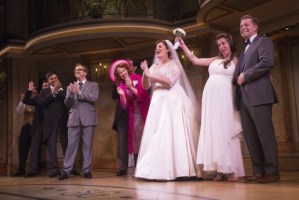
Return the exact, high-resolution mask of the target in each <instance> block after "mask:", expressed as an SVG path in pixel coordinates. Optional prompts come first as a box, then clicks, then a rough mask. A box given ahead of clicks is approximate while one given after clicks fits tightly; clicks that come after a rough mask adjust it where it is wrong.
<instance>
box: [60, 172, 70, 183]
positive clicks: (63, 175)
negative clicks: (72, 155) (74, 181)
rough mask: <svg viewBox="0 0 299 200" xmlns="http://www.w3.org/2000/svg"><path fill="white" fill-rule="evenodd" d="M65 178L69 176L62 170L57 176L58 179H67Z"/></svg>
mask: <svg viewBox="0 0 299 200" xmlns="http://www.w3.org/2000/svg"><path fill="white" fill-rule="evenodd" d="M67 178H69V176H68V175H67V173H66V172H65V171H62V172H61V174H60V176H59V178H58V180H60V181H62V180H64V179H67Z"/></svg>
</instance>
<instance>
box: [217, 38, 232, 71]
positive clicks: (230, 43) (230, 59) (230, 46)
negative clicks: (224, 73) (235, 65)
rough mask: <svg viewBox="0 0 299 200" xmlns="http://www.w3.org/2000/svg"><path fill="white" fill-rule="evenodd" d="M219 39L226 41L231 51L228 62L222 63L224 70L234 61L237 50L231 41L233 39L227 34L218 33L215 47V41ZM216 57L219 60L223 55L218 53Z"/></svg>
mask: <svg viewBox="0 0 299 200" xmlns="http://www.w3.org/2000/svg"><path fill="white" fill-rule="evenodd" d="M221 38H224V39H225V40H226V42H227V43H228V45H229V48H230V51H231V55H230V58H229V60H226V61H224V62H223V65H224V68H225V69H226V68H227V66H228V65H230V62H231V61H232V60H233V59H234V57H235V56H236V53H237V49H236V45H235V42H234V40H233V37H232V36H231V35H230V34H228V33H219V34H218V35H217V36H216V45H217V41H218V40H219V39H221ZM218 56H219V57H220V58H223V55H222V53H221V52H219V53H218Z"/></svg>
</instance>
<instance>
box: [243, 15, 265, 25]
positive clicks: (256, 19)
mask: <svg viewBox="0 0 299 200" xmlns="http://www.w3.org/2000/svg"><path fill="white" fill-rule="evenodd" d="M244 19H251V21H252V22H253V23H254V24H255V25H257V26H259V23H260V21H259V19H258V18H257V17H253V16H251V15H244V16H243V17H241V19H240V22H241V21H242V20H244Z"/></svg>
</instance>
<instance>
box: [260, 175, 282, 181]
mask: <svg viewBox="0 0 299 200" xmlns="http://www.w3.org/2000/svg"><path fill="white" fill-rule="evenodd" d="M279 180H280V176H274V175H265V176H263V177H262V178H260V179H259V180H258V182H259V183H274V182H278V181H279Z"/></svg>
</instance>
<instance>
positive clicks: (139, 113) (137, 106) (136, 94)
mask: <svg viewBox="0 0 299 200" xmlns="http://www.w3.org/2000/svg"><path fill="white" fill-rule="evenodd" d="M110 77H111V79H112V80H113V81H114V82H117V83H119V86H118V87H117V93H118V94H119V95H120V102H121V106H122V107H123V108H124V109H126V110H128V111H129V130H128V154H129V164H128V165H129V167H130V166H135V165H136V161H137V157H138V152H139V147H140V142H141V137H142V132H143V128H144V124H145V120H146V116H147V112H148V108H149V104H150V95H149V93H148V91H146V90H145V89H143V87H142V77H141V76H140V75H138V74H135V73H132V71H131V68H130V63H129V62H128V61H127V60H123V59H120V60H117V61H115V62H114V63H112V65H111V67H110ZM132 161H133V162H132Z"/></svg>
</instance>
